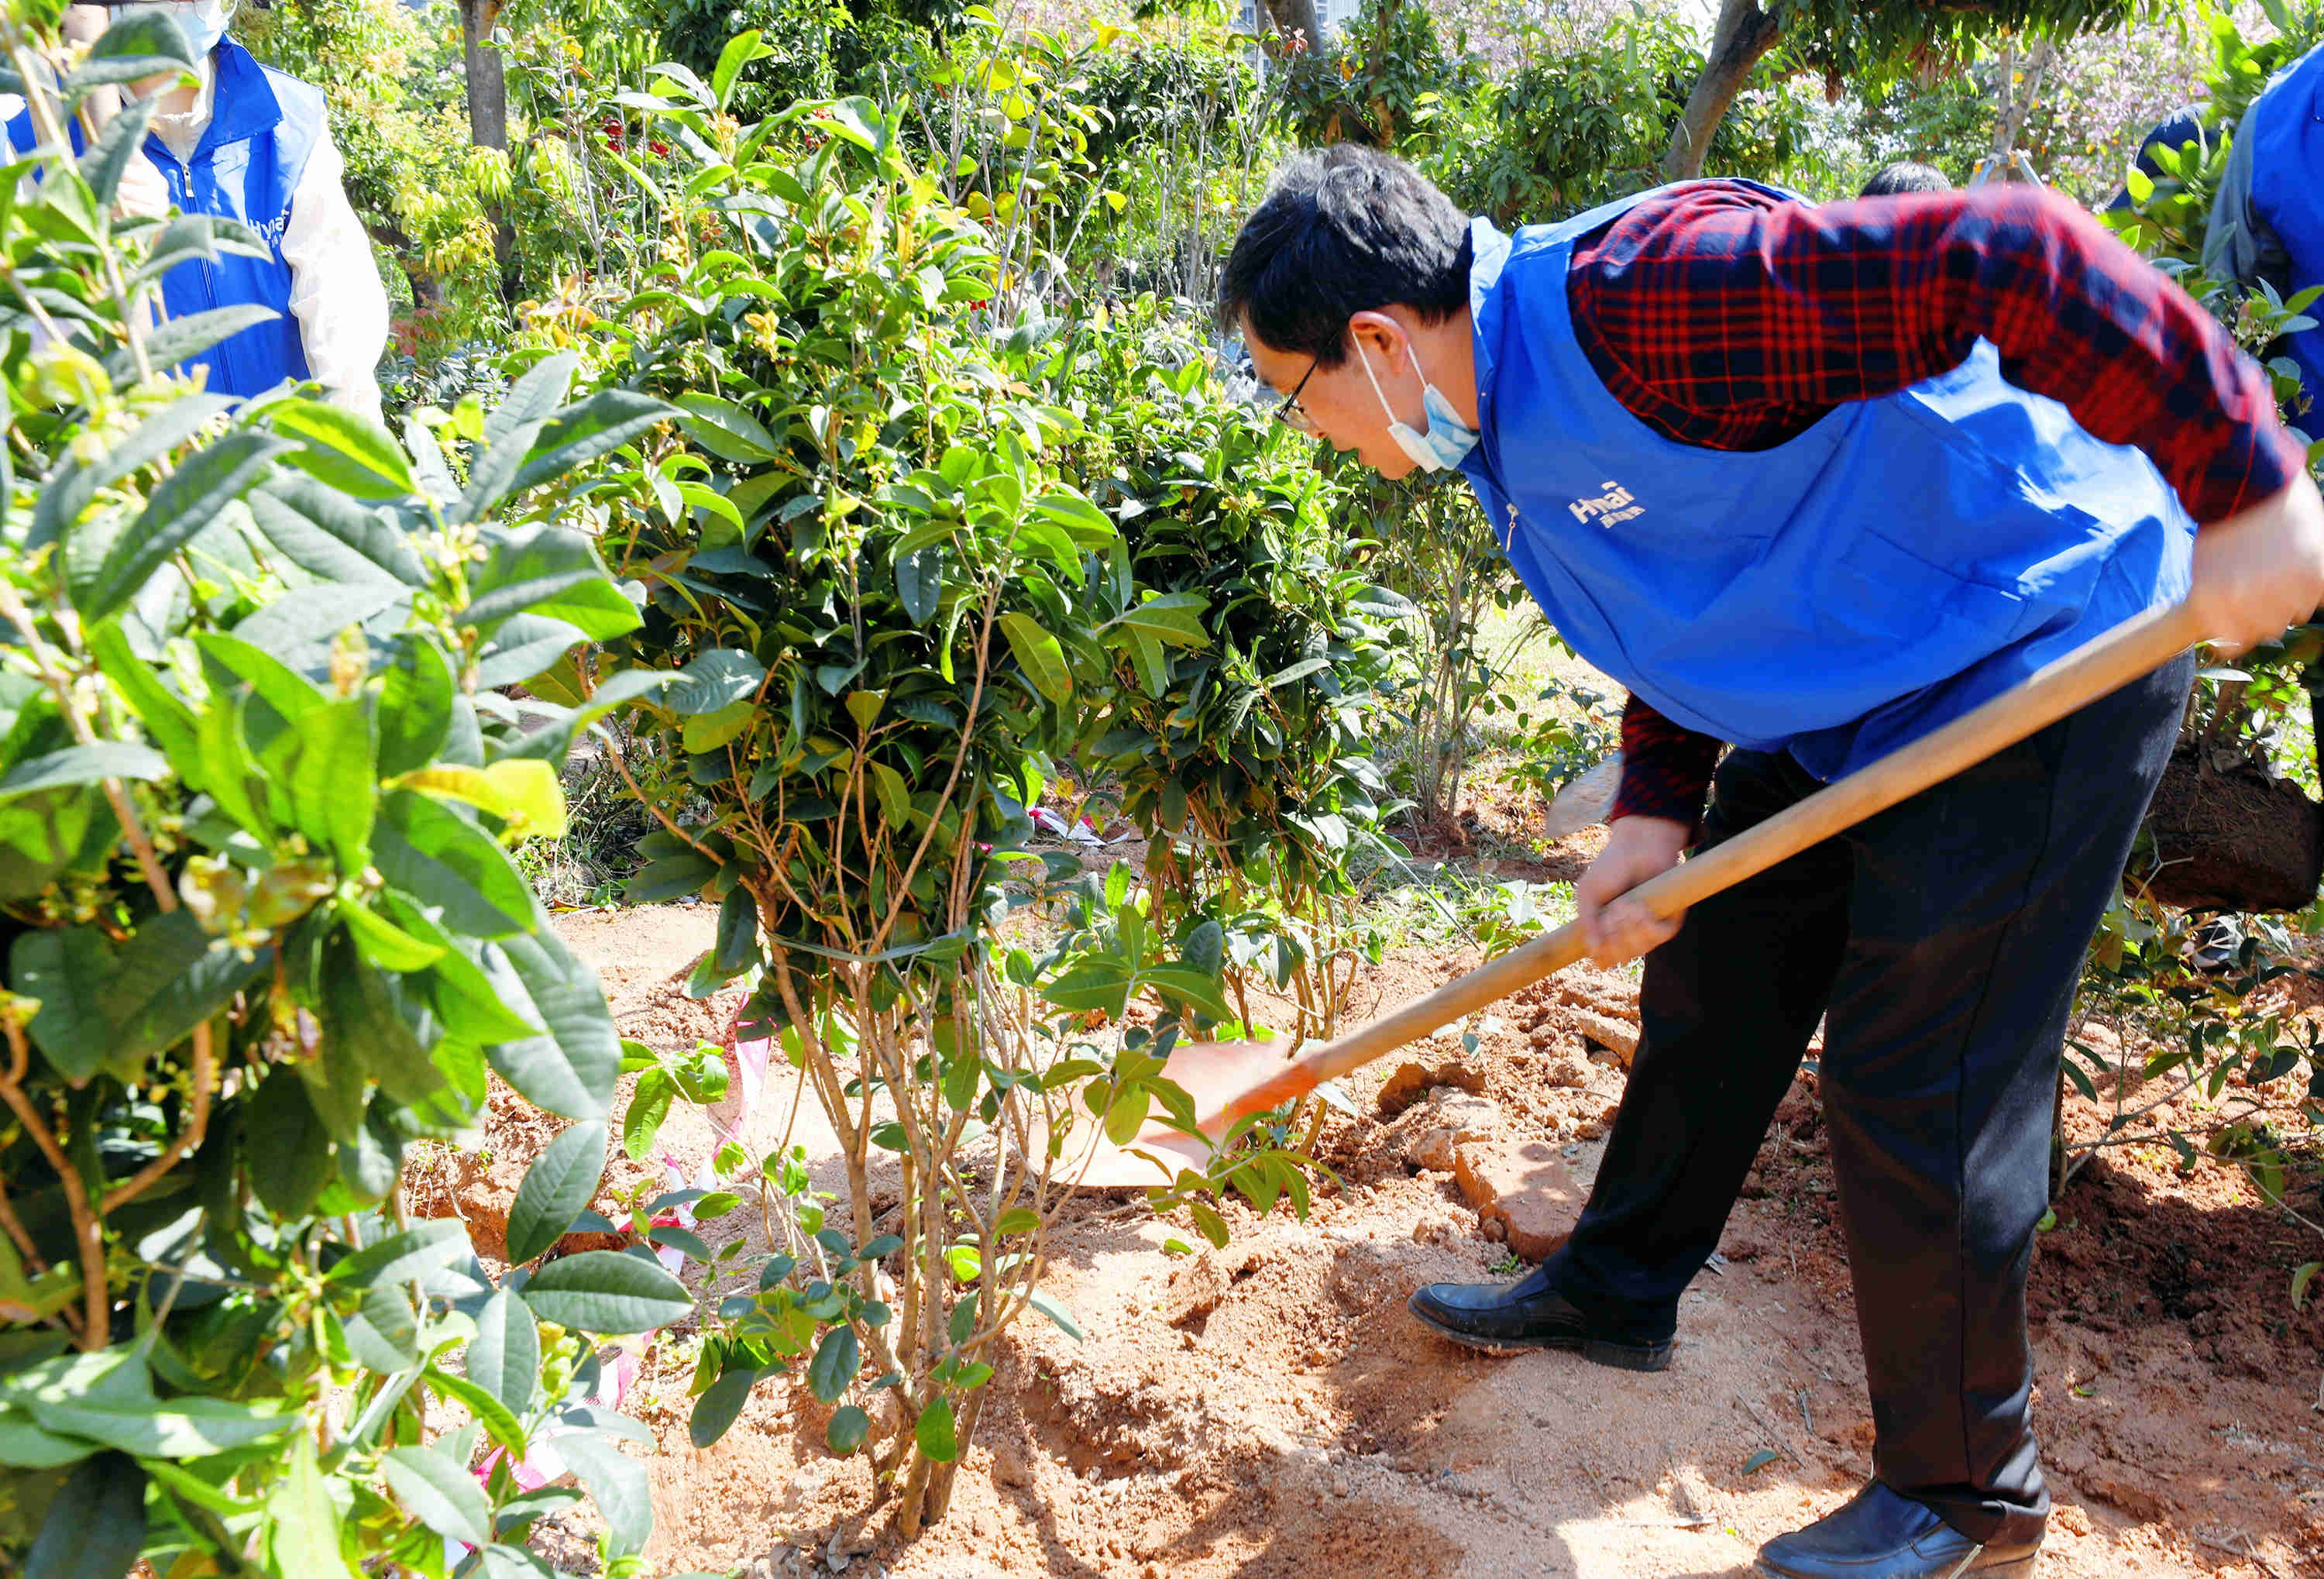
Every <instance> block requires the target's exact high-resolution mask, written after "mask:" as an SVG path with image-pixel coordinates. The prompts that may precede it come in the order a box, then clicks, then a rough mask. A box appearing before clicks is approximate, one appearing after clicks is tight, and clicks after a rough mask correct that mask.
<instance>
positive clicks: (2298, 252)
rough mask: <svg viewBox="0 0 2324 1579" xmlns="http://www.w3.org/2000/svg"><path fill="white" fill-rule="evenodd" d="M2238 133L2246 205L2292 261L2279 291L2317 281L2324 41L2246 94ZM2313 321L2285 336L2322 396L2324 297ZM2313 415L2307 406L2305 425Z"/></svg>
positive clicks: (2323, 274)
mask: <svg viewBox="0 0 2324 1579" xmlns="http://www.w3.org/2000/svg"><path fill="white" fill-rule="evenodd" d="M2244 134H2245V135H2246V136H2247V137H2249V138H2250V139H2251V140H2252V164H2251V206H2252V208H2254V210H2255V211H2256V212H2257V213H2258V215H2259V217H2261V218H2262V219H2264V220H2265V221H2267V226H2268V228H2269V229H2271V230H2273V231H2274V232H2275V236H2276V239H2277V240H2278V241H2280V242H2282V244H2283V251H2284V255H2285V256H2286V257H2287V258H2288V259H2289V260H2290V262H2291V264H2292V269H2291V273H2292V279H2291V282H2290V287H2291V288H2290V289H2289V290H2287V291H2284V294H2285V295H2286V296H2290V295H2292V293H2293V292H2294V291H2304V290H2306V289H2307V288H2308V287H2309V286H2310V285H2319V284H2324V208H2319V203H2318V189H2319V185H2324V48H2319V49H2315V50H2310V51H2309V52H2308V53H2307V54H2306V55H2304V56H2302V57H2301V59H2300V60H2297V61H2295V62H2293V63H2292V65H2291V66H2290V67H2289V68H2287V69H2285V70H2283V71H2282V72H2281V73H2279V74H2278V75H2277V77H2276V78H2275V79H2274V80H2273V81H2272V82H2270V83H2269V84H2268V85H2267V91H2266V92H2264V93H2263V94H2261V95H2260V96H2259V97H2258V98H2257V99H2255V100H2254V101H2253V103H2252V107H2251V110H2250V112H2249V118H2248V119H2246V122H2245V124H2244ZM2306 316H2308V317H2310V318H2312V319H2316V320H2317V321H2318V325H2319V327H2318V328H2310V329H2302V330H2301V331H2300V332H2299V333H2298V334H2295V335H2287V336H2286V337H2284V350H2285V352H2286V354H2288V355H2289V356H2291V357H2292V360H2293V361H2294V362H2297V363H2298V364H2300V382H2301V385H2302V386H2303V387H2304V388H2305V389H2306V390H2307V392H2308V395H2309V398H2310V400H2311V401H2315V402H2319V404H2324V300H2319V301H2318V302H2317V303H2316V304H2315V305H2314V306H2313V307H2310V309H2308V312H2307V315H2306ZM2317 420H2319V419H2318V418H2317V416H2316V415H2315V414H2314V413H2311V414H2310V417H2309V418H2308V420H2307V422H2306V424H2305V425H2307V426H2309V427H2310V428H2311V429H2312V427H2313V425H2314V424H2315V422H2316V421H2317Z"/></svg>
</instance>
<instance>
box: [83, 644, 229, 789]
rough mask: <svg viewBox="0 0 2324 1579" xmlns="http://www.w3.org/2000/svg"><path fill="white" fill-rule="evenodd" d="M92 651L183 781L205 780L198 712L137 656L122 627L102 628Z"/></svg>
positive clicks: (148, 664)
mask: <svg viewBox="0 0 2324 1579" xmlns="http://www.w3.org/2000/svg"><path fill="white" fill-rule="evenodd" d="M88 645H89V651H90V653H91V654H92V655H93V656H94V657H95V658H96V659H97V667H98V669H101V670H102V671H103V672H104V674H105V678H106V679H109V680H111V681H112V682H113V684H114V686H115V688H117V689H118V690H119V691H120V692H121V694H122V695H123V696H124V697H126V698H127V700H128V702H129V705H130V706H131V707H132V708H133V709H134V710H135V712H136V714H137V718H138V722H140V723H142V724H143V725H145V732H146V733H147V734H151V735H152V737H153V739H154V742H155V743H157V744H159V745H160V746H161V749H162V750H163V751H164V752H166V753H169V756H170V759H171V764H172V765H173V766H174V767H176V769H177V770H178V772H179V774H180V777H182V778H185V779H187V780H189V781H190V780H199V779H200V778H201V774H202V768H201V761H202V757H201V740H200V735H199V733H198V728H197V726H196V725H195V721H194V711H193V709H192V708H191V707H189V706H186V704H185V702H184V701H183V700H182V699H181V698H180V697H178V696H177V694H176V693H174V692H172V691H171V689H170V688H168V687H166V686H164V685H163V684H162V683H161V676H160V674H159V672H158V671H157V669H156V668H155V666H154V665H152V664H151V663H148V662H146V661H145V660H143V659H142V658H140V657H138V656H137V654H136V652H135V651H133V650H132V649H131V647H130V645H129V638H128V637H127V636H126V635H125V634H124V633H123V632H122V629H121V626H120V625H119V624H118V623H115V624H109V625H101V626H99V627H98V628H97V631H96V632H95V633H93V634H92V635H91V636H90V637H89V642H88Z"/></svg>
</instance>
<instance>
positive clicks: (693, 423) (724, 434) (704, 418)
mask: <svg viewBox="0 0 2324 1579" xmlns="http://www.w3.org/2000/svg"><path fill="white" fill-rule="evenodd" d="M678 405H679V406H680V407H682V408H683V411H682V412H681V414H680V415H679V417H678V422H679V424H680V425H681V426H682V427H684V428H685V429H686V432H687V437H688V438H689V439H693V440H694V441H695V442H696V444H699V445H700V446H702V448H705V449H706V450H708V451H709V452H710V453H711V454H713V455H715V456H716V457H719V458H720V459H721V460H739V461H770V460H779V459H781V458H782V455H783V449H782V446H781V445H779V444H778V443H777V442H776V440H775V436H774V435H773V434H771V433H770V432H768V431H767V429H766V426H765V424H763V423H761V421H760V420H758V419H757V418H756V417H753V416H752V415H751V413H750V412H748V411H744V410H743V409H742V407H740V406H738V405H736V404H735V403H734V402H733V401H729V400H722V399H720V398H719V397H718V396H716V395H714V394H705V393H703V392H700V391H698V390H688V391H687V392H685V393H683V394H681V395H679V396H678Z"/></svg>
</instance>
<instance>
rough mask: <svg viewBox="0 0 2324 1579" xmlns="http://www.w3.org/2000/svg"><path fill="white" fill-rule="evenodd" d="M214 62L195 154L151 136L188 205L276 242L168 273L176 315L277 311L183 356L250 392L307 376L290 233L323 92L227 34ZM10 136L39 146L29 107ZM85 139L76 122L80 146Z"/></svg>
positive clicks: (219, 383) (237, 391)
mask: <svg viewBox="0 0 2324 1579" xmlns="http://www.w3.org/2000/svg"><path fill="white" fill-rule="evenodd" d="M211 66H212V69H214V70H215V72H216V73H217V75H216V78H215V79H214V81H213V83H212V85H211V114H210V124H209V125H208V128H207V129H205V130H204V131H203V133H202V138H201V142H200V143H198V145H197V146H196V147H195V149H194V154H193V158H192V159H190V160H189V161H185V162H180V160H179V158H178V156H177V155H176V154H174V153H172V152H170V148H169V145H168V144H167V143H163V142H162V141H161V138H159V137H156V136H150V135H149V136H148V137H147V138H146V139H145V155H146V157H147V158H149V159H151V160H152V162H153V165H154V168H155V169H157V170H159V171H161V179H162V180H164V181H166V182H167V183H168V184H169V188H170V199H171V202H173V203H175V204H176V205H177V206H178V208H180V210H182V211H183V212H185V213H188V214H213V215H217V216H218V217H222V218H227V219H239V220H241V221H242V222H243V223H244V224H245V225H247V226H250V227H251V228H252V229H254V230H255V231H257V232H258V234H259V235H260V236H261V237H263V239H264V241H265V243H266V245H267V247H268V249H269V255H267V256H265V257H263V258H253V257H244V256H242V255H240V254H233V253H220V254H218V256H217V259H216V261H211V260H208V259H202V258H196V259H193V260H191V261H189V262H187V263H180V264H179V265H178V266H177V267H175V268H173V269H171V271H170V272H168V273H166V274H164V275H162V276H161V302H162V306H163V307H164V308H165V309H167V311H168V313H169V316H170V317H171V318H186V317H189V316H190V315H192V314H194V313H197V312H206V311H208V309H211V308H214V307H235V306H239V305H242V304H244V303H254V304H256V305H258V306H261V307H269V308H272V309H274V311H275V313H276V315H277V316H276V317H275V318H274V319H272V320H270V321H268V322H265V323H260V324H254V325H253V326H252V327H251V328H246V329H243V330H241V331H240V332H238V333H236V334H234V335H230V336H228V337H226V339H224V340H221V341H219V342H218V343H217V345H215V346H211V347H210V348H209V349H208V350H207V351H204V352H203V353H201V355H199V356H193V357H189V359H188V360H187V361H186V363H185V364H184V366H185V367H186V368H187V369H188V370H189V371H190V370H191V369H193V368H195V367H199V366H207V367H208V369H209V370H210V371H209V383H208V387H209V388H210V390H211V391H212V392H215V393H218V394H228V395H236V396H242V397H247V396H250V395H254V394H260V393H263V392H265V391H267V390H270V389H272V388H273V387H275V385H277V384H279V383H281V382H282V381H283V380H284V379H286V378H287V379H298V380H303V379H305V378H306V377H307V376H308V369H307V352H306V348H305V346H303V345H302V344H301V343H300V338H299V320H298V319H296V318H294V317H292V316H291V265H290V264H289V263H286V262H285V261H284V260H283V256H282V232H283V227H284V226H286V225H288V224H289V223H290V219H291V197H292V196H293V194H295V193H296V192H297V191H298V189H299V178H300V175H302V174H303V173H305V171H306V169H307V159H308V156H309V154H311V153H312V152H314V150H315V145H316V143H318V142H319V141H320V140H321V138H322V135H323V132H324V128H325V125H326V124H327V123H326V120H325V115H324V106H323V96H322V94H321V93H320V92H319V91H318V90H317V89H315V88H310V87H309V86H308V85H307V84H305V83H303V82H300V80H298V78H293V77H286V76H284V75H283V74H282V73H281V72H280V71H277V70H275V69H273V68H272V67H269V66H262V65H260V64H259V63H258V61H257V60H256V59H254V57H253V56H252V54H251V52H250V51H248V50H245V49H244V48H243V47H242V46H241V45H240V44H238V43H235V42H234V41H233V40H232V39H230V38H229V39H224V40H221V41H220V42H219V43H218V47H217V53H216V54H215V55H213V56H212V58H211ZM8 137H9V141H10V142H12V143H14V144H15V146H16V147H17V148H18V149H19V150H30V149H31V148H32V147H33V146H34V144H35V143H36V142H37V141H38V139H37V138H35V137H34V135H33V134H32V117H31V115H29V114H23V115H18V116H17V117H16V118H15V119H14V121H11V122H10V123H9V125H8ZM79 141H80V138H79V132H78V126H77V125H76V127H75V130H74V143H75V145H76V146H78V143H79Z"/></svg>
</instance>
